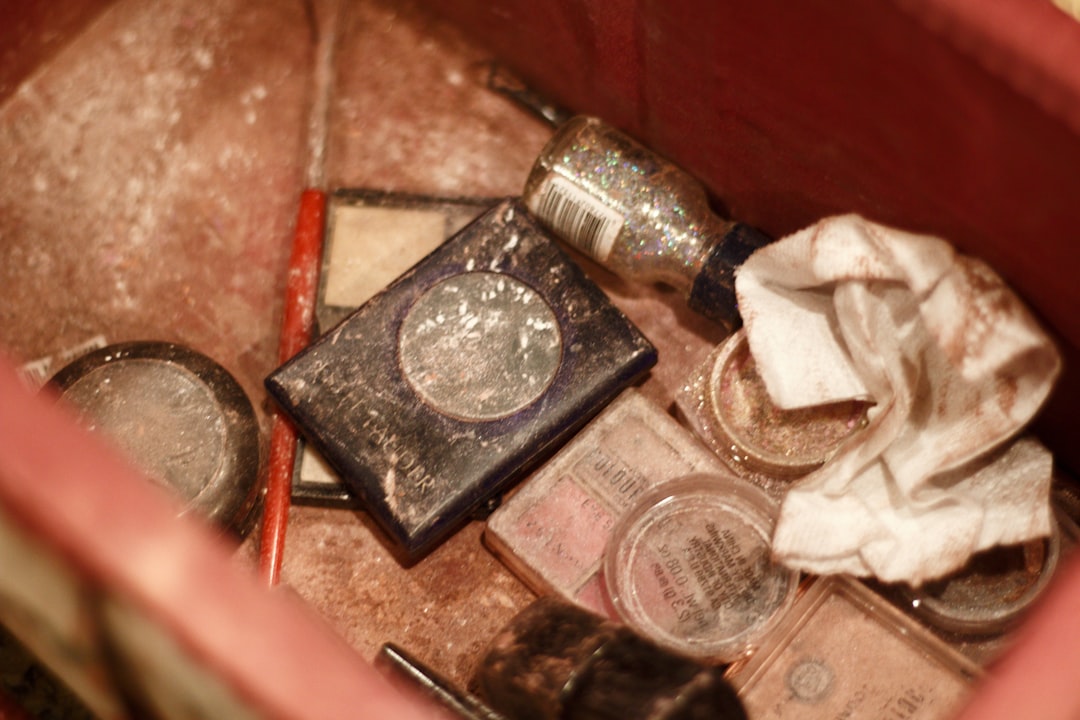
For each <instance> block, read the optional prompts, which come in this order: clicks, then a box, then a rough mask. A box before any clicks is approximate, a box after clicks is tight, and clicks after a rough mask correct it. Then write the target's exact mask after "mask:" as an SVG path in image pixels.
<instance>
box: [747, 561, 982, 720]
mask: <svg viewBox="0 0 1080 720" xmlns="http://www.w3.org/2000/svg"><path fill="white" fill-rule="evenodd" d="M979 674H980V670H979V668H978V666H976V665H975V664H974V663H972V662H971V661H970V660H969V659H968V658H966V657H964V656H963V655H961V654H960V653H958V652H956V651H955V650H953V649H952V648H950V647H949V646H948V645H946V644H945V643H943V642H942V641H941V640H940V639H938V638H937V637H935V636H933V635H931V634H930V633H929V632H928V631H926V630H925V629H923V628H922V627H920V626H918V625H917V624H916V623H915V622H914V621H912V620H911V618H908V617H907V616H905V615H904V614H903V613H901V612H899V611H897V610H896V608H894V607H892V606H891V605H889V604H888V603H887V602H885V601H884V600H883V599H881V598H880V597H879V596H878V595H876V594H874V593H872V592H871V591H870V590H868V589H867V588H866V587H865V586H863V585H862V584H860V583H858V582H857V581H855V580H852V579H850V578H845V577H830V578H824V579H820V580H817V581H815V582H814V584H813V585H812V586H811V587H810V588H809V589H808V590H807V591H806V593H805V594H804V595H803V596H802V597H801V598H800V599H799V600H798V601H797V603H796V605H795V606H794V607H793V608H792V609H791V611H790V612H789V613H788V615H787V617H786V618H785V620H784V622H783V623H782V624H781V625H780V626H778V627H777V628H775V630H774V631H773V632H772V633H771V634H770V636H769V638H768V640H767V641H766V642H765V643H763V644H762V646H761V647H760V648H758V649H757V650H756V651H755V653H754V654H753V655H752V656H751V657H750V659H749V660H748V661H746V662H745V663H743V664H740V665H735V666H733V667H732V668H731V670H730V671H729V673H728V679H729V680H731V682H732V684H733V685H734V686H735V688H736V690H737V691H738V693H739V695H740V697H741V698H742V700H743V703H744V704H745V705H746V710H747V713H748V714H749V715H750V717H753V718H757V719H760V720H770V719H771V720H787V719H789V718H798V719H799V720H817V719H819V718H820V719H821V720H826V719H828V720H832V719H833V718H875V719H876V718H882V719H885V718H889V719H893V718H895V719H896V720H937V719H941V720H944V719H945V718H950V717H952V716H953V715H954V713H955V712H956V710H957V709H958V708H959V706H960V705H961V704H962V703H963V701H964V699H965V698H966V697H967V696H968V694H969V692H970V690H971V682H972V680H973V679H975V678H976V677H978V676H979Z"/></svg>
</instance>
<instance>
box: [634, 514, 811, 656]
mask: <svg viewBox="0 0 1080 720" xmlns="http://www.w3.org/2000/svg"><path fill="white" fill-rule="evenodd" d="M650 536H651V537H650V541H649V542H648V545H647V547H643V548H641V550H642V551H641V552H638V553H636V557H635V561H634V564H635V568H634V571H633V575H634V577H635V578H636V581H635V585H636V587H635V590H636V596H637V599H638V601H639V603H640V606H639V607H640V610H641V612H642V613H643V614H644V615H646V616H647V617H648V619H649V621H651V623H653V624H654V625H655V628H656V630H657V631H658V632H659V633H661V634H662V635H667V636H668V637H669V638H670V639H672V640H674V641H676V642H677V643H679V644H683V643H686V644H689V645H691V646H695V645H697V646H702V647H703V649H704V648H705V647H708V646H715V650H716V653H717V654H718V655H719V656H721V657H723V656H728V658H729V659H733V658H734V657H737V656H738V655H739V654H740V653H741V652H742V651H743V650H744V648H745V646H746V644H747V643H748V642H749V640H751V639H752V638H753V637H755V636H756V635H757V634H758V633H759V632H760V631H761V630H762V629H763V628H764V626H766V625H767V624H769V623H770V621H771V619H772V617H773V615H774V614H775V613H776V612H777V610H778V609H779V608H780V607H781V606H783V605H784V604H785V602H786V601H787V599H788V596H789V589H790V583H791V574H790V572H789V571H787V570H786V569H784V568H781V567H779V566H776V565H774V564H773V563H772V561H771V559H770V553H769V542H768V537H767V536H766V535H764V534H763V533H762V531H761V530H760V529H759V528H757V527H755V526H753V525H751V524H748V523H746V522H743V521H742V520H740V519H739V518H737V517H723V519H722V520H717V521H714V520H713V519H708V518H705V519H703V518H702V517H701V516H700V515H697V516H696V517H693V518H691V517H685V516H684V517H680V515H679V514H674V515H671V516H669V517H667V518H665V519H664V520H662V521H660V522H659V523H657V526H656V527H655V528H654V532H652V533H650Z"/></svg>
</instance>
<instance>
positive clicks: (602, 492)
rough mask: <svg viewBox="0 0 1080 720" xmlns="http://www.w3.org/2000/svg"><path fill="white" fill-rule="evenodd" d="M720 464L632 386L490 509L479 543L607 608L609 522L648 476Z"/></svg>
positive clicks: (545, 583) (557, 589)
mask: <svg viewBox="0 0 1080 720" xmlns="http://www.w3.org/2000/svg"><path fill="white" fill-rule="evenodd" d="M722 467H723V466H722V465H721V464H720V462H719V461H718V460H717V459H716V457H715V456H714V455H713V454H712V453H711V452H709V450H708V449H707V448H705V447H704V446H703V445H701V444H700V443H699V442H698V441H697V440H696V439H695V438H694V437H693V436H692V435H691V434H690V433H689V432H687V431H686V430H685V429H684V428H682V427H681V426H680V425H679V424H678V423H677V422H676V421H675V419H674V418H672V417H671V416H670V415H668V414H667V413H665V412H664V411H663V410H661V409H660V408H659V407H657V406H656V405H655V404H654V403H652V402H651V401H649V400H648V399H647V398H645V397H644V396H643V395H642V394H641V393H640V392H638V391H637V390H635V389H633V388H631V389H628V390H624V391H623V393H622V394H621V395H620V396H619V397H618V398H617V399H616V400H615V401H613V402H612V403H611V405H610V406H608V408H607V409H605V410H604V411H603V412H602V413H601V414H600V415H598V416H597V417H596V419H594V420H593V421H592V422H591V423H590V424H589V425H587V426H586V427H585V428H584V429H583V430H582V431H581V432H580V433H579V434H578V435H577V436H576V437H575V438H574V439H573V440H571V441H570V442H569V443H567V444H566V446H565V447H564V448H563V449H562V450H561V451H560V452H559V453H558V454H557V455H555V456H554V457H553V458H552V459H551V460H549V461H548V462H547V463H546V464H545V465H544V466H543V467H541V468H540V469H539V470H537V471H536V472H534V473H533V475H532V476H530V477H529V478H528V480H527V481H526V482H524V483H523V484H522V486H521V487H520V488H519V489H518V490H517V492H516V493H515V494H514V495H513V496H511V497H509V498H508V499H507V500H506V501H505V502H504V503H503V505H502V507H500V508H499V509H498V510H496V511H495V512H494V513H493V514H492V516H491V517H490V518H489V519H488V522H487V527H486V529H485V532H484V541H485V543H486V544H487V545H488V546H489V547H490V548H491V549H492V550H493V551H494V552H495V554H496V555H498V556H499V557H500V558H501V559H502V560H503V562H504V563H506V564H507V565H508V566H509V567H510V568H511V569H512V570H513V571H514V572H515V573H516V574H517V575H518V576H519V577H521V578H522V579H523V580H524V581H525V582H526V583H527V584H528V585H530V587H532V588H533V589H534V590H536V591H537V592H542V593H547V592H553V593H555V594H557V595H560V596H562V597H564V598H566V599H569V600H574V601H576V602H578V603H579V604H581V605H584V606H585V607H588V608H590V609H592V610H595V611H597V612H600V613H604V614H608V613H610V612H611V610H610V606H609V605H608V604H607V602H606V600H605V596H604V593H603V591H602V585H601V584H600V583H599V574H600V570H601V566H602V563H603V554H604V549H605V547H606V544H607V542H608V541H609V539H610V537H611V531H612V529H613V527H614V525H615V523H616V522H617V521H618V519H619V518H620V517H621V516H622V515H624V514H625V513H626V512H627V511H628V510H629V509H630V508H632V507H633V506H634V505H635V504H636V503H637V501H638V500H639V499H640V498H641V497H642V496H643V495H644V494H646V493H647V492H648V491H649V490H651V489H652V488H653V487H655V486H656V485H658V484H660V483H662V482H664V481H665V480H669V479H671V478H674V477H678V476H681V475H686V474H688V473H693V472H704V471H717V470H720V469H721V468H722Z"/></svg>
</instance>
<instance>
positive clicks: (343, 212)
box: [323, 205, 446, 307]
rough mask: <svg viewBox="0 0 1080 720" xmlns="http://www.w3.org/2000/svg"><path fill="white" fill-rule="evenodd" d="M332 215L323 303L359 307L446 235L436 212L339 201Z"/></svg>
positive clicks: (443, 221)
mask: <svg viewBox="0 0 1080 720" xmlns="http://www.w3.org/2000/svg"><path fill="white" fill-rule="evenodd" d="M333 213H334V216H333V233H332V234H331V236H330V238H328V247H327V253H328V254H329V256H328V262H327V263H326V267H327V268H328V273H327V277H326V279H325V282H326V286H325V294H324V296H323V302H324V303H325V304H327V305H337V306H343V307H358V306H360V305H362V304H363V303H364V302H366V301H367V300H368V298H370V297H371V296H372V295H374V294H375V293H377V292H379V290H382V289H383V288H384V287H386V285H387V284H389V283H390V282H391V281H392V280H394V279H395V278H397V277H398V276H399V275H401V274H402V273H403V272H405V271H406V270H408V269H409V268H410V267H412V266H413V265H415V264H416V263H417V262H418V261H419V260H421V259H422V258H423V257H424V256H425V255H427V254H428V253H430V252H431V251H432V250H434V249H435V248H436V247H438V246H439V245H440V244H442V242H443V241H444V240H445V239H446V214H445V213H444V212H441V211H438V210H423V209H405V208H388V207H358V206H351V205H339V206H337V207H336V208H335V209H334V211H333Z"/></svg>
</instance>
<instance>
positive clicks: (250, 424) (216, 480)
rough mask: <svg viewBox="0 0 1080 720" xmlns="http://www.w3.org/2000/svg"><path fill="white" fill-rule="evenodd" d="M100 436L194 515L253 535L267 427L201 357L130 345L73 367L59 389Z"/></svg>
mask: <svg viewBox="0 0 1080 720" xmlns="http://www.w3.org/2000/svg"><path fill="white" fill-rule="evenodd" d="M49 386H50V387H52V388H53V389H54V390H55V391H57V392H58V393H59V394H60V396H61V397H62V398H63V399H64V400H65V401H66V402H68V403H69V404H71V405H73V406H74V407H75V408H76V409H77V410H78V411H79V413H80V415H81V417H82V419H83V422H84V423H85V424H86V426H88V427H89V428H90V429H91V430H92V431H95V432H100V433H102V435H104V436H106V437H107V438H109V440H110V441H112V442H113V443H114V444H115V445H117V446H118V447H119V448H120V449H121V450H122V451H123V452H124V453H125V454H126V455H127V457H128V458H129V459H130V460H131V461H132V462H133V463H134V464H135V465H136V466H137V467H138V468H139V469H141V470H142V471H143V472H144V473H145V474H146V475H147V476H149V477H150V478H151V479H153V480H155V481H156V482H158V483H160V484H161V485H163V486H165V487H167V488H169V489H171V490H172V491H174V492H175V493H176V494H177V495H179V497H180V498H181V501H182V502H183V509H182V511H181V514H185V513H188V512H193V513H195V514H197V515H200V516H202V517H204V518H206V519H208V520H210V521H212V522H214V523H216V524H218V525H221V526H224V527H227V528H230V529H232V530H233V531H235V532H237V533H240V534H243V533H244V532H245V530H246V528H247V526H248V523H247V520H248V518H249V516H250V515H251V510H252V508H253V507H254V505H255V502H256V499H257V497H258V492H259V475H260V473H259V466H260V452H259V427H258V421H257V420H256V418H255V411H254V408H253V407H252V405H251V401H250V400H249V399H248V397H247V395H246V394H245V393H244V390H243V388H241V387H240V384H239V383H238V382H237V381H236V379H235V378H234V377H233V376H232V375H230V374H229V372H228V371H227V370H225V368H223V367H222V366H221V365H219V364H218V363H217V362H215V361H214V360H211V359H210V358H209V357H207V356H206V355H203V354H202V353H199V352H196V351H195V350H192V349H191V348H188V347H185V346H182V345H176V344H173V343H166V342H127V343H119V344H115V345H109V346H107V347H104V348H101V349H99V350H95V351H93V352H91V353H88V354H86V355H83V356H82V357H80V358H78V359H77V360H75V361H73V362H72V363H70V364H69V365H67V366H66V367H64V368H63V369H62V370H60V372H58V373H57V374H56V375H55V376H54V377H53V378H52V379H51V380H50V381H49Z"/></svg>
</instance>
